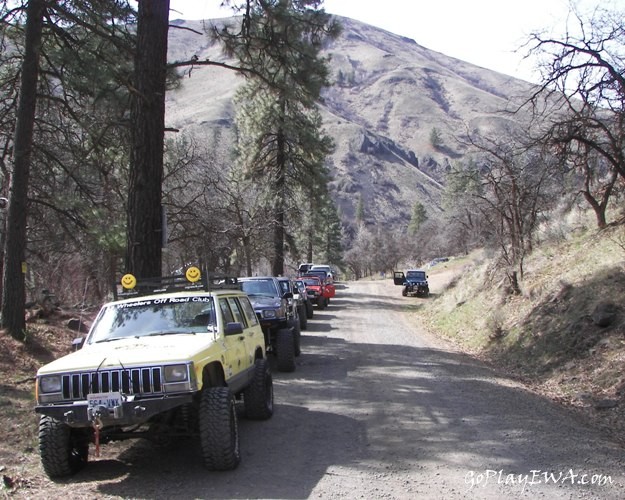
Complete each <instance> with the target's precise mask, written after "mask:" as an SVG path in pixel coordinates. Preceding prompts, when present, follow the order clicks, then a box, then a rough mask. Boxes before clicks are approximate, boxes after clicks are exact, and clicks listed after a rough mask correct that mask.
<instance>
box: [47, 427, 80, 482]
mask: <svg viewBox="0 0 625 500" xmlns="http://www.w3.org/2000/svg"><path fill="white" fill-rule="evenodd" d="M39 453H40V455H41V464H42V465H43V470H44V471H45V473H46V474H47V475H48V476H49V477H51V478H57V477H64V476H71V475H72V474H75V473H76V472H78V471H79V470H80V469H82V468H83V467H84V466H85V465H86V464H87V458H88V455H89V438H88V434H87V431H85V430H82V429H72V428H71V427H70V426H69V425H67V424H65V423H63V422H61V421H60V420H56V419H54V418H52V417H49V416H47V415H43V416H42V417H41V419H40V420H39Z"/></svg>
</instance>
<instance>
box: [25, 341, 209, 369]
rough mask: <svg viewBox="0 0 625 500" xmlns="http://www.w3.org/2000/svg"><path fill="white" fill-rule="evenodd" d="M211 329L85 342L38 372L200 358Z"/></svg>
mask: <svg viewBox="0 0 625 500" xmlns="http://www.w3.org/2000/svg"><path fill="white" fill-rule="evenodd" d="M214 342H215V341H214V340H213V333H211V332H206V333H198V334H195V335H193V334H176V335H159V336H153V337H139V338H136V337H128V338H124V339H120V340H113V341H111V342H101V343H97V344H90V345H85V346H84V347H83V348H82V349H80V350H78V351H76V352H73V353H71V354H68V355H66V356H63V357H62V358H59V359H57V360H55V361H52V362H51V363H48V364H47V365H45V366H43V367H41V368H40V369H39V371H38V372H37V374H38V375H41V374H46V373H58V372H66V371H83V370H84V371H89V370H95V369H98V368H108V367H119V366H125V367H131V366H137V365H158V364H168V363H175V362H185V361H191V360H199V359H203V358H205V357H206V354H207V353H204V352H203V351H206V350H207V349H209V348H210V346H211V345H212V344H213V343H214Z"/></svg>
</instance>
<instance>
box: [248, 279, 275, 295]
mask: <svg viewBox="0 0 625 500" xmlns="http://www.w3.org/2000/svg"><path fill="white" fill-rule="evenodd" d="M239 283H240V285H241V289H242V290H243V291H244V292H245V293H247V294H248V295H250V296H254V295H265V296H267V297H280V295H281V294H280V293H278V290H277V289H276V285H275V283H274V281H273V280H272V279H251V280H245V281H244V280H241V281H239Z"/></svg>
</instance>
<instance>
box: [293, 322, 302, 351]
mask: <svg viewBox="0 0 625 500" xmlns="http://www.w3.org/2000/svg"><path fill="white" fill-rule="evenodd" d="M290 323H291V329H292V330H293V344H294V349H295V356H299V355H300V354H302V347H301V345H302V329H301V328H300V326H299V319H294V320H292V321H291V322H290Z"/></svg>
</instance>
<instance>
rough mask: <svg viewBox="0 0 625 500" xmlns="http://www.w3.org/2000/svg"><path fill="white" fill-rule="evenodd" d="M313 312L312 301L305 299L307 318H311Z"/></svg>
mask: <svg viewBox="0 0 625 500" xmlns="http://www.w3.org/2000/svg"><path fill="white" fill-rule="evenodd" d="M314 312H315V310H314V309H313V305H312V302H311V301H310V300H307V301H306V317H307V318H308V319H312V317H313V313H314Z"/></svg>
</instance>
